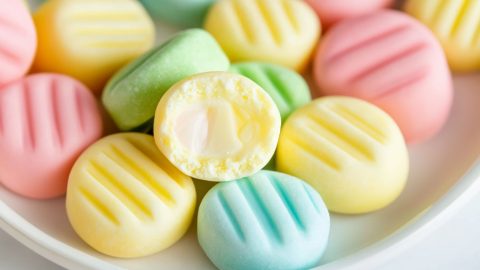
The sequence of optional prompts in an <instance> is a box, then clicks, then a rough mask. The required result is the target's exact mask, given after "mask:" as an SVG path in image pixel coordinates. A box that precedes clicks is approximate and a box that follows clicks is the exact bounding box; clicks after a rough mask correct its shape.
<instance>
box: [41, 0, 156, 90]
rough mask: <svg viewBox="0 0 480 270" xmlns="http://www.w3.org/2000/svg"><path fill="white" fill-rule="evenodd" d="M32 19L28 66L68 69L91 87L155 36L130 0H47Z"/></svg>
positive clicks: (99, 86)
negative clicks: (33, 40) (34, 40)
mask: <svg viewBox="0 0 480 270" xmlns="http://www.w3.org/2000/svg"><path fill="white" fill-rule="evenodd" d="M34 21H35V25H36V28H37V32H38V52H37V55H36V57H35V62H34V65H33V70H34V71H50V72H59V73H63V74H67V75H70V76H72V77H74V78H76V79H78V80H80V81H82V82H83V83H85V84H86V85H87V86H88V87H90V88H91V89H92V91H94V92H96V93H99V92H100V91H101V90H102V89H103V87H104V85H105V83H106V82H107V80H108V79H109V78H110V77H111V76H112V75H113V73H115V71H117V70H118V69H119V68H121V67H122V66H123V65H125V64H127V63H128V62H130V61H131V60H133V59H134V58H136V57H138V56H139V55H141V54H142V53H144V52H145V51H147V50H149V49H150V48H151V47H152V46H153V42H154V40H155V29H154V25H153V22H152V20H151V19H150V17H149V16H148V14H147V12H146V11H145V10H144V8H143V7H142V5H141V4H140V3H138V2H137V1H134V0H82V1H71V0H49V1H47V2H45V3H44V4H43V5H42V6H41V7H40V8H39V9H38V10H37V11H36V12H35V14H34Z"/></svg>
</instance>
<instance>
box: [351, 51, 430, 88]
mask: <svg viewBox="0 0 480 270" xmlns="http://www.w3.org/2000/svg"><path fill="white" fill-rule="evenodd" d="M426 47H427V45H426V44H424V43H423V42H418V43H414V44H413V45H410V46H408V47H406V48H405V49H402V50H399V51H398V52H394V53H392V54H391V55H389V56H387V57H385V58H384V59H380V60H379V61H377V62H376V63H372V64H370V65H367V66H366V67H364V68H363V70H360V71H359V72H357V74H353V75H351V77H350V78H349V79H347V82H348V83H358V81H361V80H366V79H367V78H368V77H369V76H371V75H372V74H374V73H376V72H378V71H379V70H381V69H383V68H384V67H385V66H388V65H391V64H393V63H395V62H397V61H400V60H402V59H405V58H408V57H410V56H413V55H415V54H417V53H420V52H421V51H422V50H424V49H425V48H426Z"/></svg>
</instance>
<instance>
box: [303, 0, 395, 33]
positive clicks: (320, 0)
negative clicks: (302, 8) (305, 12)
mask: <svg viewBox="0 0 480 270" xmlns="http://www.w3.org/2000/svg"><path fill="white" fill-rule="evenodd" d="M305 1H306V2H307V3H308V4H310V5H311V6H312V8H313V9H314V10H315V11H316V12H317V14H318V16H319V17H320V21H321V22H322V26H323V27H325V28H329V27H330V26H332V25H334V24H335V23H337V22H339V21H342V20H344V19H348V18H353V17H358V16H361V15H365V14H368V13H371V12H374V11H376V10H379V9H382V8H386V7H389V6H391V5H392V4H393V2H394V0H340V1H339V0H305Z"/></svg>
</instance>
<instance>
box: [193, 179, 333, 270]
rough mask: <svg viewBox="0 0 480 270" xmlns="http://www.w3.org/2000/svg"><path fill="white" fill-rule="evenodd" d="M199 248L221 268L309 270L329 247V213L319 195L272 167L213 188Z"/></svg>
mask: <svg viewBox="0 0 480 270" xmlns="http://www.w3.org/2000/svg"><path fill="white" fill-rule="evenodd" d="M197 222H198V224H197V234H198V241H199V243H200V246H201V247H202V249H203V250H204V251H205V253H206V254H207V256H208V257H209V258H210V260H211V261H212V262H213V263H214V264H215V265H216V266H217V267H218V268H220V269H229V270H237V269H238V270H240V269H242V270H243V269H249V270H255V269H262V270H268V269H285V270H288V269H309V268H312V267H314V266H315V265H317V264H318V263H319V261H320V259H321V257H322V255H323V253H324V251H325V247H326V245H327V241H328V235H329V231H330V217H329V214H328V210H327V208H326V206H325V204H324V203H323V200H322V198H321V197H320V195H319V194H318V193H317V192H316V191H315V190H314V189H313V188H312V187H310V186H309V185H308V184H306V183H305V182H303V181H301V180H300V179H298V178H295V177H293V176H289V175H286V174H282V173H277V172H272V171H260V172H258V173H257V174H255V175H253V176H250V177H247V178H242V179H240V180H236V181H230V182H223V183H220V184H217V185H216V186H214V187H213V188H212V189H211V190H210V191H209V192H208V193H207V195H206V196H205V197H204V199H203V201H202V202H201V204H200V208H199V212H198V220H197Z"/></svg>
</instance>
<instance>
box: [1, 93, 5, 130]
mask: <svg viewBox="0 0 480 270" xmlns="http://www.w3.org/2000/svg"><path fill="white" fill-rule="evenodd" d="M4 102H5V100H4V99H2V98H0V136H3V131H4V130H5V126H4V125H5V122H4V121H5V120H4V119H3V117H4V115H5V112H4V110H5V109H4V108H5V105H4Z"/></svg>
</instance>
